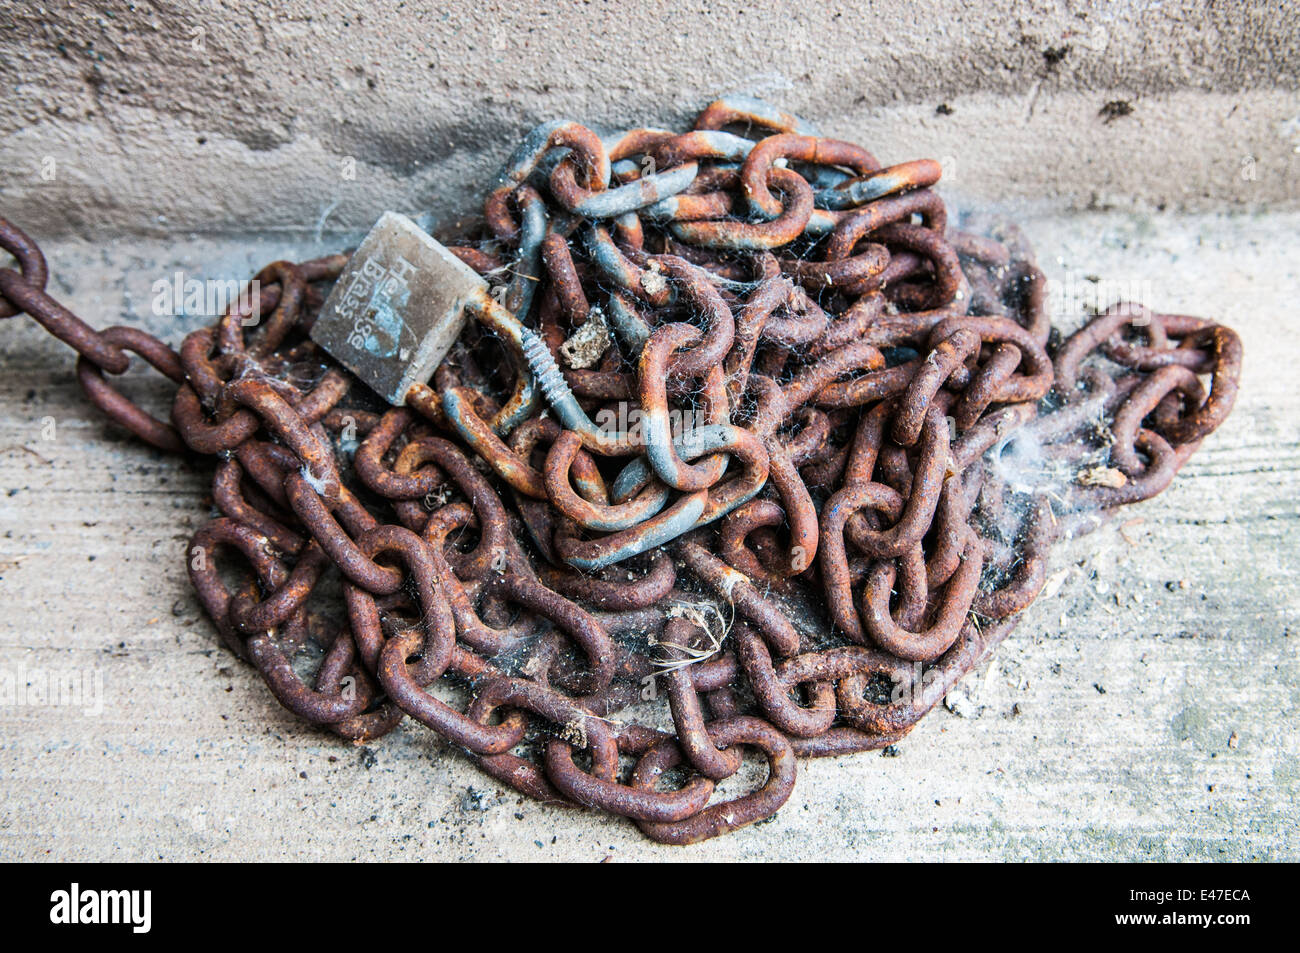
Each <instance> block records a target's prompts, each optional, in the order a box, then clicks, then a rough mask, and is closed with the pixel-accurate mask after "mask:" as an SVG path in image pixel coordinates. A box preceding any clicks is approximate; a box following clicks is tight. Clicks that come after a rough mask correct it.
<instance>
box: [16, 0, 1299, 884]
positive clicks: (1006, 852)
mask: <svg viewBox="0 0 1300 953" xmlns="http://www.w3.org/2000/svg"><path fill="white" fill-rule="evenodd" d="M1298 14H1300V10H1298V9H1297V5H1296V3H1295V2H1294V0H1285V2H1280V3H1279V2H1267V0H1249V2H1242V3H1214V2H1211V3H1205V2H1203V0H1161V2H1156V0H1153V2H1140V0H1126V2H1112V3H1105V2H1099V0H1096V2H1094V0H1082V2H1063V0H1034V2H1030V3H1025V2H1014V0H991V2H984V3H971V4H952V3H945V4H935V5H930V6H927V5H922V4H916V3H911V2H903V0H881V2H858V3H851V4H850V3H845V4H836V3H808V4H803V5H799V6H797V7H796V6H792V5H790V4H786V3H778V2H775V0H756V2H747V3H745V2H731V0H719V2H703V0H701V2H695V3H680V2H649V0H641V2H629V3H620V4H607V3H583V4H575V3H548V4H516V3H504V2H471V0H449V2H446V3H441V4H436V3H427V2H411V0H407V2H399V0H317V2H307V0H288V2H276V3H271V2H263V0H219V2H206V3H197V2H176V0H142V2H97V3H84V2H80V3H71V2H57V3H55V2H46V3H19V2H13V0H0V81H3V87H4V92H5V95H4V96H0V212H2V213H3V214H5V215H7V216H10V217H12V218H13V219H14V220H15V221H17V222H19V223H20V224H22V225H23V227H24V228H26V229H28V230H29V231H30V232H31V233H32V234H33V235H34V236H35V237H37V238H39V239H40V240H41V241H42V243H43V244H44V245H45V247H46V250H47V253H48V254H49V258H50V264H51V272H52V279H51V289H52V291H53V292H54V293H55V294H56V295H57V296H58V297H60V298H61V299H63V300H65V301H66V302H67V303H68V304H69V305H70V306H72V307H73V308H74V309H75V310H77V311H78V312H80V313H82V314H83V315H85V316H86V317H87V318H88V319H89V320H90V321H91V323H92V324H94V325H96V326H100V327H102V326H105V325H108V324H115V323H123V324H131V325H137V326H141V327H144V328H146V329H148V330H150V331H153V332H155V333H158V334H160V335H162V336H164V337H165V338H166V339H168V340H169V341H170V342H171V343H173V344H176V343H179V341H180V339H181V338H182V337H183V335H184V333H185V332H186V331H188V330H190V329H192V328H193V327H195V326H197V325H198V324H200V323H202V324H206V323H209V321H210V319H209V318H206V317H198V316H189V317H179V318H177V317H170V316H164V315H155V314H154V313H153V312H152V309H151V299H152V297H153V293H152V286H153V284H154V282H156V281H158V280H160V279H162V280H166V279H169V278H170V277H172V276H173V275H174V273H175V272H177V271H181V272H183V273H184V275H185V276H186V277H200V278H222V279H224V278H245V277H247V276H249V275H251V274H252V273H253V272H254V271H256V270H257V268H258V267H260V266H261V265H262V264H264V263H266V262H268V261H271V260H274V259H277V258H286V257H287V258H304V257H308V256H310V255H311V254H313V253H315V252H318V251H334V250H337V249H338V248H341V247H346V245H347V243H348V242H350V241H354V240H355V238H356V237H357V236H358V234H359V232H360V230H364V228H365V227H367V226H368V225H369V224H370V223H371V222H373V221H374V219H375V217H376V216H377V214H378V213H379V211H381V210H383V209H386V208H392V209H398V210H406V211H416V210H421V209H431V210H433V211H434V212H435V213H436V214H437V215H438V216H439V217H441V218H444V219H445V218H446V217H448V216H450V215H452V214H456V213H458V212H460V211H462V210H464V209H466V208H468V207H469V206H470V205H471V204H473V203H474V202H475V201H477V196H478V195H479V194H480V193H481V190H482V187H483V186H484V184H485V182H486V181H487V177H488V176H489V175H490V174H491V172H492V171H494V169H495V167H496V166H497V164H498V163H499V162H500V161H501V159H502V158H503V157H504V156H505V155H506V154H507V153H508V152H509V151H510V148H511V147H512V145H513V143H514V142H515V141H517V139H518V138H519V136H520V135H521V133H522V132H523V131H524V130H525V129H526V128H527V127H528V126H530V125H531V124H533V123H535V122H538V121H542V120H544V119H549V118H555V117H559V116H563V117H569V118H575V119H579V120H583V121H587V122H589V123H592V124H595V125H598V126H603V127H606V128H616V127H619V126H623V125H626V124H628V123H631V122H635V123H638V124H660V125H673V126H680V125H682V124H683V123H684V122H686V121H688V119H689V117H690V116H692V115H693V114H694V113H695V112H696V111H697V110H698V109H699V108H700V107H701V106H703V105H704V104H705V103H707V102H709V101H710V100H712V99H714V98H716V97H717V96H719V95H724V94H730V93H747V94H755V95H760V96H764V97H765V98H768V99H771V100H773V101H775V102H778V103H780V104H781V105H782V106H783V107H785V108H787V109H790V110H793V111H799V112H802V113H804V114H805V115H807V116H808V117H809V118H811V119H813V120H815V121H816V122H817V123H818V124H819V125H820V126H821V128H822V129H823V131H824V132H825V133H827V134H829V135H836V136H842V137H844V138H848V139H852V140H854V141H859V142H862V143H864V144H866V145H867V146H868V147H870V148H871V149H873V151H875V152H876V154H877V155H878V156H879V157H880V158H881V159H883V160H884V161H886V162H896V161H902V160H905V159H910V158H916V157H921V156H934V157H938V158H940V159H941V160H942V161H943V165H944V182H943V186H942V188H941V191H942V192H943V193H944V194H945V196H946V197H950V198H952V197H955V198H957V199H958V200H959V204H960V203H965V204H968V205H970V206H972V207H980V208H984V207H987V206H988V205H989V204H990V203H1008V202H1014V203H1018V204H1017V205H1016V206H1015V207H1013V208H1012V209H1011V210H1012V211H1013V212H1014V213H1015V215H1016V217H1018V218H1020V219H1021V220H1022V221H1023V222H1024V224H1025V226H1026V229H1027V231H1028V233H1029V236H1030V238H1031V239H1032V240H1033V242H1034V244H1035V247H1036V248H1037V250H1038V253H1039V257H1040V263H1041V264H1042V265H1043V267H1044V269H1045V270H1046V271H1047V272H1048V274H1049V277H1050V278H1052V279H1053V280H1054V281H1055V282H1056V285H1055V288H1056V289H1057V291H1058V292H1060V293H1061V299H1062V301H1063V302H1065V304H1064V305H1063V306H1062V314H1061V316H1060V320H1061V321H1062V323H1065V324H1069V323H1071V322H1074V321H1077V320H1078V319H1079V317H1080V314H1081V313H1082V307H1083V306H1084V305H1086V304H1093V303H1100V304H1106V303H1109V301H1110V300H1111V299H1112V298H1113V297H1115V296H1116V295H1115V294H1111V292H1115V293H1116V294H1122V295H1124V296H1131V295H1132V293H1133V292H1135V291H1136V292H1137V293H1138V294H1139V296H1140V297H1142V298H1143V299H1144V300H1145V301H1146V302H1147V303H1149V304H1151V305H1153V306H1156V307H1158V308H1161V309H1164V310H1174V311H1186V312H1190V313H1195V314H1205V315H1210V316H1213V317H1215V318H1217V319H1219V320H1221V321H1224V322H1225V323H1227V324H1229V325H1231V326H1233V327H1234V328H1236V329H1237V330H1238V331H1239V332H1240V334H1241V335H1242V338H1243V341H1244V344H1245V353H1246V362H1245V372H1244V377H1243V381H1242V390H1241V396H1240V399H1239V402H1238V405H1237V409H1236V410H1235V412H1234V414H1233V415H1232V417H1231V418H1230V419H1229V420H1228V422H1227V423H1226V424H1225V425H1224V426H1223V428H1222V429H1221V430H1220V431H1219V432H1218V433H1216V434H1214V435H1213V436H1212V437H1211V438H1210V439H1208V440H1207V441H1206V442H1205V444H1204V446H1203V447H1202V448H1201V450H1200V451H1199V452H1198V453H1197V455H1196V456H1195V457H1193V459H1192V461H1191V462H1190V463H1189V464H1188V466H1187V467H1186V468H1185V469H1184V471H1183V472H1182V474H1180V476H1179V478H1178V479H1177V481H1176V482H1175V483H1174V485H1173V487H1172V488H1171V489H1170V490H1169V491H1167V492H1166V493H1165V494H1163V495H1162V496H1160V497H1158V498H1157V499H1155V500H1153V501H1150V502H1148V503H1145V504H1141V505H1139V506H1136V507H1132V508H1130V509H1129V510H1126V511H1125V512H1124V513H1123V515H1122V516H1121V517H1120V518H1119V519H1117V520H1116V521H1115V522H1113V523H1112V524H1110V525H1109V526H1107V527H1106V528H1104V529H1102V530H1100V531H1098V532H1097V533H1095V534H1093V535H1091V536H1088V537H1085V538H1082V539H1079V540H1075V541H1072V542H1070V543H1069V544H1066V545H1063V546H1061V547H1060V548H1059V549H1058V550H1057V551H1056V553H1055V561H1054V565H1053V569H1052V571H1051V573H1050V574H1049V584H1048V589H1049V592H1048V593H1047V594H1045V595H1044V596H1043V597H1042V598H1040V599H1039V600H1038V601H1037V602H1036V603H1035V604H1034V605H1033V606H1032V607H1031V608H1030V609H1029V610H1028V611H1027V612H1026V613H1025V614H1024V617H1023V621H1022V622H1021V624H1020V626H1019V628H1018V629H1017V631H1016V632H1015V633H1014V634H1013V635H1012V636H1011V638H1010V639H1009V640H1008V641H1007V642H1006V643H1005V644H1004V646H1003V647H1002V649H1001V650H1000V651H999V653H998V655H997V657H996V658H995V659H994V661H993V662H992V663H991V664H990V665H988V666H986V667H985V668H983V669H981V670H980V671H978V672H976V673H974V674H972V675H971V676H969V677H968V678H967V679H966V680H965V681H964V682H963V684H962V685H961V687H960V692H959V693H955V694H954V695H953V696H951V697H950V699H949V702H950V709H951V710H950V709H949V708H940V709H938V710H936V711H935V712H933V713H932V714H931V715H929V716H928V717H927V718H926V719H924V721H923V722H922V723H921V724H920V726H919V727H918V728H917V729H916V730H915V731H914V732H912V734H911V735H909V736H908V737H907V738H906V739H905V740H904V741H903V742H902V743H900V744H899V745H898V747H897V755H896V756H893V757H882V756H881V755H879V754H873V755H860V756H855V757H848V758H840V759H833V760H824V761H812V762H802V763H801V764H800V769H799V770H800V777H799V781H798V784H797V786H796V788H795V792H794V794H793V796H792V798H791V800H790V801H789V803H788V804H787V805H786V806H785V807H784V808H783V809H782V810H781V811H780V813H779V814H778V815H777V816H776V817H775V818H774V819H772V820H771V821H769V822H766V823H763V824H761V825H756V826H754V827H751V828H747V829H745V830H743V831H741V832H739V833H737V834H733V835H730V836H727V837H724V838H720V839H718V840H714V841H711V842H708V843H706V844H704V845H700V846H697V847H694V848H688V849H674V848H663V847H657V846H655V845H653V844H651V843H649V842H647V841H645V840H644V839H643V838H642V837H641V836H640V834H639V833H638V832H637V830H636V829H635V828H634V827H633V826H632V825H631V824H629V823H627V822H625V821H622V820H617V819H612V818H609V817H605V816H602V815H598V814H595V813H593V812H585V811H576V810H561V809H556V808H550V807H545V806H540V805H537V804H534V803H532V802H523V801H521V800H520V799H519V798H517V797H516V796H515V795H513V794H510V793H506V792H503V791H502V790H501V789H500V788H499V787H498V786H497V785H496V784H495V783H493V782H491V781H490V780H489V779H487V778H486V777H485V776H483V775H481V774H480V773H479V772H478V771H476V770H475V769H474V768H473V767H471V766H470V765H469V764H468V763H467V761H466V760H465V759H464V758H463V757H462V756H460V755H459V754H457V753H456V752H454V751H452V750H450V748H449V747H448V746H447V745H446V744H444V743H443V742H441V741H440V740H438V739H437V738H436V737H434V736H433V735H432V734H431V733H430V732H428V731H426V730H424V729H423V728H421V727H419V726H413V725H409V724H408V725H407V726H405V727H403V728H401V729H400V730H398V731H396V732H394V733H393V734H392V735H391V736H389V737H387V738H385V739H383V740H381V741H380V742H378V743H376V744H374V745H373V746H371V747H356V746H352V745H349V744H346V743H344V742H342V741H340V740H338V739H336V738H335V737H333V736H331V735H328V734H326V733H324V732H321V731H317V730H314V729H312V728H310V727H308V726H305V725H303V724H301V723H299V722H298V721H297V720H296V719H295V718H294V717H293V716H291V715H290V714H289V713H287V712H286V711H284V710H283V709H281V708H280V706H279V705H278V704H276V703H275V702H274V701H273V700H272V699H271V698H270V696H269V694H268V693H267V691H266V690H265V688H264V687H263V686H262V684H261V682H260V679H259V678H258V677H257V676H256V674H255V673H254V672H253V670H252V669H250V668H249V667H247V666H245V665H243V664H241V663H239V662H237V661H235V660H234V659H233V658H231V657H230V656H229V655H228V654H226V652H225V651H224V650H223V649H222V648H220V647H219V646H218V644H217V640H216V637H215V634H214V632H213V630H212V628H211V626H210V625H209V623H208V622H207V620H206V619H205V618H204V617H203V616H202V614H201V611H200V609H199V607H198V604H197V602H196V600H195V598H194V596H193V594H192V592H191V589H190V586H189V582H188V579H187V577H186V573H185V571H184V565H183V558H184V553H185V550H186V546H187V542H188V540H189V537H190V535H191V534H192V533H193V531H194V530H195V529H196V528H197V527H198V526H199V525H201V523H202V522H203V521H205V520H206V519H207V518H208V517H209V515H210V511H209V509H208V505H207V504H206V503H205V501H204V497H205V494H206V491H207V484H208V481H209V479H210V475H211V472H210V467H209V466H208V465H206V464H203V463H201V462H198V461H189V462H187V461H178V460H174V459H171V458H169V457H165V456H163V455H161V454H158V453H155V452H154V451H152V450H150V449H148V448H146V447H143V446H141V445H139V444H137V443H135V442H133V441H131V440H130V439H128V438H127V437H126V436H125V435H124V434H122V433H121V432H119V431H117V430H115V429H114V428H113V427H112V426H111V425H109V424H107V423H106V422H105V421H104V420H103V419H102V418H100V417H99V416H97V415H96V414H95V413H94V412H93V411H90V410H89V409H88V408H87V405H86V403H85V402H84V400H83V398H82V397H81V394H80V390H79V388H78V387H77V385H76V383H75V380H74V379H73V377H72V373H71V371H72V362H71V359H70V357H69V354H68V352H67V350H66V349H65V348H64V347H63V346H61V345H59V344H58V343H57V342H55V341H54V340H52V339H51V338H50V337H49V336H48V335H46V334H45V333H43V332H42V331H40V330H39V329H38V328H37V327H35V326H34V325H33V324H32V323H31V322H30V321H27V320H25V319H16V320H13V321H7V322H2V323H0V606H3V611H0V860H7V859H37V858H53V859H65V860H73V859H109V858H117V859H138V860H145V859H152V858H166V859H191V858H216V859H228V860H234V859H268V860H269V859H343V860H347V859H351V858H395V859H476V860H488V859H509V860H554V859H575V860H602V859H606V858H610V859H613V860H637V859H647V860H667V859H691V860H703V859H709V860H713V859H761V860H765V861H771V860H813V859H832V858H834V859H869V860H876V859H883V860H901V859H918V860H925V859H954V860H957V859H961V860H965V859H1088V860H1093V859H1157V860H1182V859H1198V860H1199V859H1205V860H1221V859H1233V860H1247V859H1270V860H1297V859H1300V847H1298V846H1297V834H1296V831H1297V830H1298V829H1300V816H1298V815H1300V808H1297V806H1296V805H1297V801H1298V795H1300V769H1298V768H1297V755H1298V754H1300V739H1298V738H1297V732H1296V730H1295V727H1294V726H1295V720H1296V715H1297V711H1296V709H1297V702H1298V701H1300V692H1298V691H1297V684H1300V658H1298V657H1297V647H1296V635H1295V632H1296V628H1297V622H1298V620H1300V585H1297V572H1298V571H1300V555H1297V551H1298V547H1297V546H1296V535H1297V526H1298V521H1300V502H1298V501H1300V442H1298V441H1297V428H1296V423H1295V421H1296V419H1297V416H1298V415H1300V396H1297V390H1296V388H1295V384H1294V381H1295V367H1296V364H1297V361H1298V360H1300V353H1297V347H1296V343H1295V342H1296V341H1297V340H1300V316H1297V312H1296V309H1295V301H1296V300H1297V295H1298V293H1300V265H1298V264H1297V262H1300V186H1298V185H1297V183H1300V95H1298V93H1297V90H1298V89H1300V56H1298V55H1297V54H1298V53H1300V31H1297V30H1296V22H1297V17H1298ZM1093 279H1097V280H1095V281H1094V280H1093ZM1094 298H1095V299H1096V300H1094ZM137 363H138V362H137ZM128 383H129V387H130V388H132V389H131V391H130V392H131V393H134V394H142V395H146V397H147V399H151V400H155V401H156V403H155V406H157V407H158V408H159V409H160V410H162V409H163V408H165V406H166V395H167V394H168V393H169V388H168V387H166V386H165V385H164V384H162V383H161V382H159V381H158V380H156V379H154V378H152V377H150V376H149V375H148V374H147V373H145V372H143V371H139V370H133V371H132V372H131V375H129V379H128ZM148 395H152V396H148ZM51 675H56V676H59V677H61V678H67V679H71V680H72V683H73V684H75V685H76V686H78V687H81V688H84V689H86V690H87V693H88V695H87V697H86V698H84V699H83V704H82V706H80V707H76V706H66V705H64V706H52V705H50V704H48V703H43V702H41V701H40V700H39V699H35V700H33V699H30V698H28V697H27V696H28V691H27V688H28V686H29V683H30V684H31V685H34V686H37V687H40V686H41V685H43V684H44V683H45V680H46V679H47V678H48V677H49V676H51ZM6 685H7V686H9V688H8V691H9V694H8V695H6V694H5V691H6ZM27 702H32V703H27ZM87 708H89V709H90V710H86V709H87ZM723 790H724V793H726V792H727V791H728V790H730V788H729V787H728V786H727V785H724V788H723Z"/></svg>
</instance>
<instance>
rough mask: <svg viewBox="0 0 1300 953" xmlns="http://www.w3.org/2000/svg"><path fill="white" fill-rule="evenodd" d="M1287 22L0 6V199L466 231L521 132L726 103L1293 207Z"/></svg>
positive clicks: (712, 5)
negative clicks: (442, 225)
mask: <svg viewBox="0 0 1300 953" xmlns="http://www.w3.org/2000/svg"><path fill="white" fill-rule="evenodd" d="M1298 18H1300V6H1298V5H1297V3H1296V2H1295V0H1281V2H1278V0H1248V2H1233V3H1228V2H1210V3H1207V2H1204V0H1149V2H1148V0H1123V2H1101V0H1083V2H1080V0H1070V2H1063V0H1034V2H1030V3H1026V2H1023V0H1020V2H1017V0H989V2H978V3H976V2H971V3H942V4H917V3H913V2H904V0H878V2H858V3H820V2H819V3H804V4H797V5H795V4H790V3H786V2H777V0H718V2H691V3H683V2H663V0H627V2H621V3H595V2H593V3H571V2H556V3H527V4H520V3H513V2H479V0H449V2H445V3H430V2H413V0H287V2H285V0H276V2H266V0H220V2H203V3H196V2H176V0H149V2H138V3H126V2H98V3H86V2H76V3H70V2H46V3H27V2H14V0H0V80H2V81H3V87H4V90H5V95H4V96H3V97H0V155H3V156H4V158H5V161H4V162H2V163H0V199H3V201H4V203H5V205H6V207H7V208H8V209H9V212H10V214H12V215H13V216H15V217H17V218H19V219H21V220H23V221H26V222H29V223H39V225H40V227H41V231H42V234H45V235H47V236H48V235H53V234H56V233H58V234H63V235H75V236H81V237H86V236H93V235H96V234H100V233H102V231H103V230H104V229H106V228H116V229H126V230H130V231H132V232H136V233H139V232H142V231H149V232H152V233H155V234H170V233H174V232H176V231H186V230H195V231H203V232H207V233H212V232H218V231H220V232H226V233H236V234H238V233H244V232H247V231H249V230H250V229H255V230H273V229H288V230H292V231H298V230H302V229H304V228H312V227H314V226H315V225H316V224H317V222H326V223H328V224H329V225H333V226H338V227H345V228H347V227H351V228H358V227H363V226H364V225H366V224H368V223H369V222H370V221H372V220H373V217H374V210H375V209H376V208H379V207H392V206H397V207H402V208H412V209H415V208H423V207H429V208H432V209H433V210H434V211H435V212H437V213H438V214H439V215H445V214H448V213H451V212H455V211H458V210H461V209H463V208H464V207H465V205H466V193H465V191H464V189H463V188H462V186H463V183H464V182H466V181H475V182H482V181H484V176H485V175H487V174H488V173H490V172H491V171H493V170H494V169H495V167H496V166H497V165H498V164H499V162H500V161H501V159H502V158H503V157H504V156H505V155H506V154H507V153H508V152H509V150H510V147H511V145H512V144H513V143H514V142H515V141H516V140H517V138H518V135H519V131H520V129H521V128H524V127H527V126H529V125H531V124H533V123H536V122H540V121H542V120H545V119H551V118H556V117H566V118H573V119H577V120H580V121H584V122H587V123H590V124H595V125H599V126H604V127H606V128H618V127H621V126H625V125H627V124H630V123H644V124H661V125H663V124H672V125H674V126H676V125H680V124H681V123H682V122H683V121H684V120H686V119H688V118H689V117H690V116H692V115H694V113H695V112H697V111H698V110H699V109H700V108H701V106H703V105H704V104H705V103H707V102H709V101H710V100H712V99H714V98H715V97H717V96H719V95H722V94H727V93H750V94H756V95H759V96H764V97H766V98H770V99H773V100H776V101H779V102H780V103H782V104H783V105H784V106H785V107H786V108H788V109H791V110H796V111H800V112H802V113H804V114H805V115H807V116H808V118H810V119H813V120H815V121H817V122H818V123H820V124H821V126H822V127H823V129H824V131H825V132H826V133H827V134H831V135H844V136H851V137H852V138H854V139H855V140H857V141H862V142H863V143H865V144H866V145H867V146H868V147H869V148H872V149H873V150H875V151H876V152H877V153H878V154H879V155H880V156H881V157H882V158H883V159H885V160H886V161H889V162H897V161H903V160H905V159H911V158H917V157H919V156H935V157H940V158H944V159H945V167H946V168H945V178H946V179H947V181H948V183H949V184H950V185H952V184H957V185H959V186H960V187H961V188H963V189H965V190H967V191H970V192H971V193H973V194H978V195H983V196H986V197H996V198H1010V197H1017V198H1020V197H1034V198H1046V199H1048V200H1049V201H1051V202H1052V203H1054V204H1055V205H1056V206H1057V207H1061V208H1088V207H1098V206H1105V205H1106V204H1109V203H1114V202H1124V203H1127V202H1131V201H1138V202H1141V203H1143V204H1144V205H1146V206H1150V207H1152V208H1159V207H1162V206H1163V207H1169V208H1182V209H1204V210H1215V209H1219V208H1222V207H1225V206H1245V207H1251V208H1262V207H1266V206H1267V207H1271V208H1276V207H1277V206H1278V203H1285V204H1286V205H1287V206H1288V207H1291V208H1294V207H1296V206H1297V204H1300V190H1298V189H1297V184H1296V183H1297V181H1300V175H1297V173H1298V172H1300V96H1298V95H1297V89H1300V56H1297V53H1298V52H1300V31H1297V29H1296V23H1297V19H1298Z"/></svg>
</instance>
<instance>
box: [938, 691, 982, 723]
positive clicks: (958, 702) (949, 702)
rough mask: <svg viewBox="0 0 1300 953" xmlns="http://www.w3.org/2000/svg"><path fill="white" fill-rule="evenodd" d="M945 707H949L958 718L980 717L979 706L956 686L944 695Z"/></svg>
mask: <svg viewBox="0 0 1300 953" xmlns="http://www.w3.org/2000/svg"><path fill="white" fill-rule="evenodd" d="M943 707H944V708H946V709H948V710H949V711H950V712H952V713H953V714H954V715H956V716H957V717H958V718H978V717H979V706H978V705H976V704H975V703H974V702H973V701H971V700H970V698H968V697H967V696H966V693H965V692H963V691H961V690H960V689H956V688H954V689H953V690H952V691H950V692H949V693H948V694H947V695H944V696H943Z"/></svg>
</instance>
